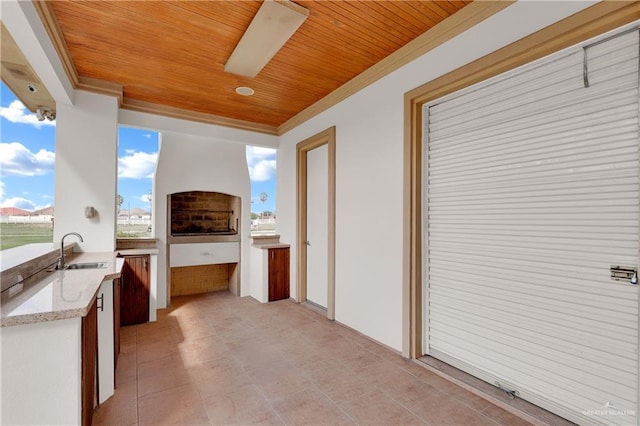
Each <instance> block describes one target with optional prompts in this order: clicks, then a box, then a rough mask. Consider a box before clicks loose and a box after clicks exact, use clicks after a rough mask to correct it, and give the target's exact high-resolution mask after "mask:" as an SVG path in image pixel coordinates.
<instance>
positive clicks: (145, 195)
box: [138, 193, 151, 203]
mask: <svg viewBox="0 0 640 426" xmlns="http://www.w3.org/2000/svg"><path fill="white" fill-rule="evenodd" d="M150 197H151V194H149V193H147V194H142V195H140V196H138V199H139V200H140V201H143V202H145V203H148V202H149V198H150Z"/></svg>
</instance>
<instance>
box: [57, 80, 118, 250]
mask: <svg viewBox="0 0 640 426" xmlns="http://www.w3.org/2000/svg"><path fill="white" fill-rule="evenodd" d="M56 122H57V125H56V165H55V195H54V205H55V209H56V215H55V224H54V232H53V240H54V241H60V238H61V237H62V236H63V235H64V234H66V233H67V232H72V231H73V232H79V233H80V234H81V235H82V236H83V237H84V243H81V244H80V247H81V249H82V250H83V251H113V250H114V249H115V233H116V184H117V176H116V173H117V161H118V145H117V135H118V100H117V99H116V98H114V97H110V96H103V95H97V94H94V93H89V92H83V91H76V94H75V104H74V105H58V107H57V118H56ZM87 206H93V207H95V208H96V210H97V211H98V216H97V217H96V218H93V219H87V218H85V216H84V208H85V207H87ZM72 238H74V239H75V238H76V237H72ZM69 241H71V239H70V240H69Z"/></svg>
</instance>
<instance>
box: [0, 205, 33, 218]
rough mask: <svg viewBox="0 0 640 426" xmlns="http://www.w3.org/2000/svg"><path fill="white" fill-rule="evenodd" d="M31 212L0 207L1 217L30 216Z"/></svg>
mask: <svg viewBox="0 0 640 426" xmlns="http://www.w3.org/2000/svg"><path fill="white" fill-rule="evenodd" d="M30 214H31V212H28V211H26V210H22V209H19V208H17V207H0V216H29V215H30Z"/></svg>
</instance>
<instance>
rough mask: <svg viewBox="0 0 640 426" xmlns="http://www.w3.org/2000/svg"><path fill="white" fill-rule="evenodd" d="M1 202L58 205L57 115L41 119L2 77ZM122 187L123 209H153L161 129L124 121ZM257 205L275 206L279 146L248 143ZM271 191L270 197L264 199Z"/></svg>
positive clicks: (27, 207) (259, 208)
mask: <svg viewBox="0 0 640 426" xmlns="http://www.w3.org/2000/svg"><path fill="white" fill-rule="evenodd" d="M0 89H1V91H0V117H1V118H0V206H2V207H18V208H21V209H24V210H29V211H33V210H37V209H40V208H43V207H47V206H50V205H53V203H54V199H53V194H54V164H55V121H54V122H50V121H47V120H45V121H38V120H37V119H36V116H35V114H32V113H31V112H29V110H27V109H26V108H25V107H24V105H22V103H21V102H20V101H19V100H17V99H16V97H15V95H14V94H13V93H12V92H11V90H9V88H7V86H5V84H4V83H0ZM118 139H119V140H118V193H119V194H120V195H122V197H123V198H124V203H123V204H122V208H123V209H127V208H129V206H131V208H132V209H133V208H136V207H137V208H142V209H144V210H148V209H149V202H148V201H147V197H148V195H149V192H150V190H151V186H152V180H151V178H152V176H153V173H154V171H155V165H156V161H157V155H158V139H159V135H158V133H157V132H155V131H150V130H144V129H133V128H127V127H120V129H119V132H118ZM247 163H248V167H249V175H250V177H251V202H252V205H251V211H255V212H261V211H264V210H270V211H274V210H275V195H276V193H275V171H276V154H275V150H273V149H268V148H260V147H247ZM262 192H266V193H267V195H268V198H267V201H266V202H264V203H263V202H262V201H260V194H261V193H262Z"/></svg>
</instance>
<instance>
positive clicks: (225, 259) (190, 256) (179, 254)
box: [169, 242, 240, 268]
mask: <svg viewBox="0 0 640 426" xmlns="http://www.w3.org/2000/svg"><path fill="white" fill-rule="evenodd" d="M239 261H240V243H239V242H231V243H195V244H172V245H171V254H170V258H169V266H170V267H171V268H173V267H176V266H195V265H212V264H217V263H238V262H239Z"/></svg>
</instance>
